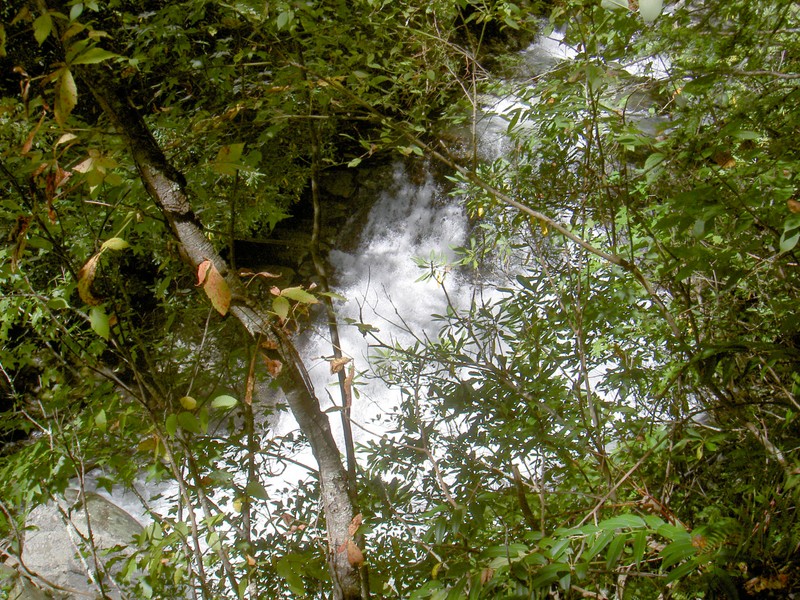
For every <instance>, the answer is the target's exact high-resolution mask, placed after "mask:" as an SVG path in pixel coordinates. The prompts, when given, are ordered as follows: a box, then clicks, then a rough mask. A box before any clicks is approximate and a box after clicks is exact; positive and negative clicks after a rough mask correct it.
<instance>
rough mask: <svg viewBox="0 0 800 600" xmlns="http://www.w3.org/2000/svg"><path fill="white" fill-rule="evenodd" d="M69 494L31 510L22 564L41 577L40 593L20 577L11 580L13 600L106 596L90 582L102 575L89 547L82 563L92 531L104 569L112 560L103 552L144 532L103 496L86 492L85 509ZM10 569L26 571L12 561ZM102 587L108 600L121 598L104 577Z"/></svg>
mask: <svg viewBox="0 0 800 600" xmlns="http://www.w3.org/2000/svg"><path fill="white" fill-rule="evenodd" d="M64 495H65V498H64V499H63V500H61V501H60V502H59V503H58V504H56V503H55V502H50V503H48V504H46V505H43V506H39V507H37V508H35V509H34V510H33V511H31V513H30V515H29V516H28V522H27V524H26V525H27V527H31V528H32V529H29V530H27V531H26V532H25V540H24V547H23V552H22V562H23V564H24V565H25V567H26V568H27V571H28V572H29V573H33V574H35V575H36V578H34V582H35V583H36V585H37V586H39V587H41V589H37V587H36V586H34V585H32V584H31V582H30V581H28V580H27V579H25V578H23V577H21V576H20V575H19V573H18V572H17V573H15V574H11V575H10V577H9V578H8V579H9V580H11V581H12V585H13V586H14V587H13V590H12V592H11V594H10V595H9V599H14V600H41V599H43V598H57V599H59V600H63V599H67V598H69V599H72V598H94V597H101V593H100V588H99V586H98V585H97V583H96V582H94V581H92V579H90V577H89V574H91V575H92V578H96V577H97V575H96V569H95V563H94V558H93V557H92V556H91V554H88V553H87V551H88V548H84V549H85V550H86V551H84V552H83V558H81V552H80V548H81V547H85V544H84V543H83V540H85V539H87V538H88V532H89V527H91V534H92V539H93V540H94V545H95V547H96V548H97V549H98V552H97V558H98V560H99V561H100V562H101V569H103V570H105V566H104V565H103V564H102V563H104V562H105V561H106V560H108V558H109V556H107V555H105V554H104V553H103V552H102V551H101V549H108V548H113V547H115V546H126V545H128V544H131V543H132V541H133V536H134V535H137V534H139V533H141V531H142V526H141V524H140V523H139V522H138V521H136V519H134V518H133V517H132V516H131V515H129V514H128V513H127V512H125V511H124V510H122V509H121V508H119V507H118V506H116V505H115V504H113V503H112V502H110V501H108V500H106V499H105V498H103V497H102V496H100V495H98V494H95V493H92V492H87V493H86V496H85V498H86V500H85V504H84V503H82V502H80V501H79V500H78V493H77V492H76V491H75V490H67V492H66V493H65V494H64ZM62 511H63V512H62ZM65 515H66V516H68V517H69V522H65ZM87 522H88V524H89V526H87ZM9 564H10V565H11V566H15V567H17V571H20V570H22V569H21V567H20V566H19V565H15V564H13V563H12V561H9ZM8 566H9V565H6V566H5V568H6V569H7V568H8ZM2 577H3V575H2V572H0V586H2V585H3V583H2ZM14 579H16V581H13V580H14ZM6 585H7V586H8V583H6ZM103 585H104V589H105V592H106V597H108V598H119V597H120V595H119V594H118V593H117V590H116V588H115V586H114V584H113V583H111V582H110V580H109V578H108V577H107V576H106V577H104V578H103ZM0 589H2V587H0ZM42 590H47V592H46V593H45V592H44V591H42Z"/></svg>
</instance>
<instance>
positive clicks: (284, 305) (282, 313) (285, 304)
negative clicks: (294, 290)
mask: <svg viewBox="0 0 800 600" xmlns="http://www.w3.org/2000/svg"><path fill="white" fill-rule="evenodd" d="M289 308H290V306H289V301H288V300H287V299H286V298H284V297H283V296H276V297H275V298H273V300H272V312H274V313H275V314H276V315H278V316H279V317H280V318H281V319H284V320H285V319H286V317H288V316H289Z"/></svg>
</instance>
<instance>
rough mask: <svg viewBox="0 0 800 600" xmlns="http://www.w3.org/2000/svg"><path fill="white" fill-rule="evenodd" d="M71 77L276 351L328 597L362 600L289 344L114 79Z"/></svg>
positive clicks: (333, 458) (314, 413)
mask: <svg viewBox="0 0 800 600" xmlns="http://www.w3.org/2000/svg"><path fill="white" fill-rule="evenodd" d="M78 73H79V75H80V76H81V79H82V81H83V82H84V83H85V84H86V86H87V87H88V88H89V89H90V90H91V91H92V94H93V95H94V97H95V98H96V99H97V101H98V103H99V104H100V106H101V107H102V109H103V111H104V112H105V114H106V115H107V116H108V118H109V119H110V120H111V122H112V124H113V125H114V127H115V128H116V129H117V131H118V132H119V133H120V134H121V135H123V136H124V137H125V138H126V140H127V141H128V144H129V147H130V151H131V154H132V157H133V160H134V162H135V164H136V167H137V169H138V170H139V174H140V176H141V179H142V182H143V183H144V185H145V188H146V189H147V192H148V193H149V194H150V196H151V197H152V199H153V201H154V202H155V203H156V205H157V206H158V207H159V209H160V210H161V212H162V213H163V214H164V217H165V218H166V220H167V222H168V223H169V225H170V227H171V229H172V231H173V233H174V234H175V236H176V237H177V238H178V240H179V242H180V244H181V245H182V247H183V249H184V250H185V254H186V256H187V257H188V260H189V262H190V264H191V266H192V267H193V268H194V269H195V271H196V270H197V267H198V265H199V264H200V263H202V262H203V261H205V260H211V261H212V262H213V263H214V265H215V266H216V268H217V270H218V271H219V272H220V274H222V276H223V277H225V280H226V281H227V283H228V285H229V286H230V289H231V293H232V298H233V301H232V303H231V307H230V312H231V313H232V314H233V315H234V316H235V317H236V318H237V319H239V321H241V323H242V324H243V325H244V326H245V328H246V329H247V330H248V331H249V332H250V333H251V334H252V335H254V336H256V337H258V336H263V338H265V339H268V340H270V341H271V344H270V345H271V346H273V347H274V348H275V349H274V350H268V351H267V352H268V353H271V354H272V355H273V356H272V358H273V359H277V360H280V362H281V363H282V369H281V372H280V374H279V375H278V377H277V380H278V383H279V385H280V387H281V389H282V390H283V393H284V394H285V395H286V400H287V403H288V405H289V407H290V409H291V411H292V414H293V415H294V417H295V419H296V420H297V423H298V425H299V426H300V429H301V430H302V432H303V433H304V434H305V436H306V438H308V441H309V444H310V446H311V450H312V452H313V454H314V458H315V459H316V461H317V465H318V467H319V478H320V487H321V490H322V503H323V508H324V513H325V520H326V526H327V532H328V562H329V566H330V570H331V576H332V579H333V588H334V598H336V599H337V600H339V599H342V600H350V599H355V598H361V584H360V578H359V572H358V565H353V564H350V560H348V552H347V551H346V549H347V545H348V542H350V543H351V544H352V541H351V540H352V534H351V533H350V531H349V528H350V525H351V523H352V522H353V517H354V516H355V514H354V508H353V502H352V500H351V498H350V496H349V494H348V485H347V471H346V470H345V468H344V466H343V465H342V460H341V455H340V453H339V449H338V447H337V446H336V443H335V441H334V439H333V435H332V434H331V428H330V423H329V421H328V418H327V416H326V415H325V414H324V413H323V412H322V410H321V408H320V405H319V401H318V399H317V397H316V396H315V393H314V389H313V387H312V385H311V382H310V380H309V378H308V373H307V372H306V369H305V366H304V365H303V362H302V360H301V358H300V356H299V355H298V353H297V350H296V348H295V346H294V344H293V343H292V341H291V340H290V339H289V337H288V336H287V335H286V334H285V332H284V331H283V330H282V329H280V328H279V327H278V326H277V325H276V324H275V322H274V321H273V319H271V318H270V316H269V315H268V314H267V313H266V312H265V311H264V310H263V309H261V308H260V307H259V306H258V304H257V303H256V302H255V301H254V300H253V299H252V298H251V297H250V296H249V295H248V292H247V289H246V288H245V287H244V285H243V284H242V283H241V281H239V278H238V276H237V275H236V274H235V273H233V272H231V271H230V270H229V269H228V266H227V264H226V263H225V261H224V260H223V259H222V258H221V257H220V255H219V253H218V252H217V251H216V249H215V248H214V246H213V245H212V244H211V242H210V241H209V240H208V238H207V237H206V236H205V234H204V233H203V228H202V225H201V223H200V221H199V220H198V218H197V216H196V215H195V214H194V211H193V210H192V207H191V204H190V202H189V198H188V197H187V195H186V192H185V189H184V188H185V179H184V177H183V176H182V174H181V173H180V172H179V171H177V170H176V169H175V168H174V167H173V166H172V165H170V164H169V162H168V161H167V159H166V157H165V155H164V153H163V151H162V150H161V148H160V147H159V146H158V144H157V142H156V141H155V139H154V138H153V135H152V134H151V132H150V130H149V128H148V127H147V125H146V123H145V122H144V120H143V118H142V116H141V115H140V114H139V112H138V111H137V110H136V109H135V108H134V107H133V106H132V105H131V103H130V102H129V100H128V97H127V95H126V94H125V92H124V90H122V89H121V88H120V87H119V85H117V84H116V83H115V82H114V81H113V79H112V77H113V74H111V73H110V72H108V71H107V69H106V68H104V67H100V66H98V67H82V68H80V70H79V71H78ZM354 562H355V561H354Z"/></svg>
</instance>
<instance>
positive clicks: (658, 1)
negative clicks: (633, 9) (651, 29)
mask: <svg viewBox="0 0 800 600" xmlns="http://www.w3.org/2000/svg"><path fill="white" fill-rule="evenodd" d="M663 7H664V1H663V0H639V14H640V15H642V20H643V21H644V22H645V23H652V22H653V21H655V20H656V19H657V18H658V16H659V15H660V14H661V9H662V8H663Z"/></svg>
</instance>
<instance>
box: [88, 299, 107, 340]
mask: <svg viewBox="0 0 800 600" xmlns="http://www.w3.org/2000/svg"><path fill="white" fill-rule="evenodd" d="M89 324H90V325H91V326H92V330H93V331H94V332H95V333H96V334H97V335H99V336H100V337H101V338H103V339H104V340H108V338H109V336H110V335H111V324H110V321H109V318H108V315H107V314H106V313H105V311H104V310H103V309H102V308H100V307H99V306H95V307H94V308H91V309H90V310H89Z"/></svg>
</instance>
